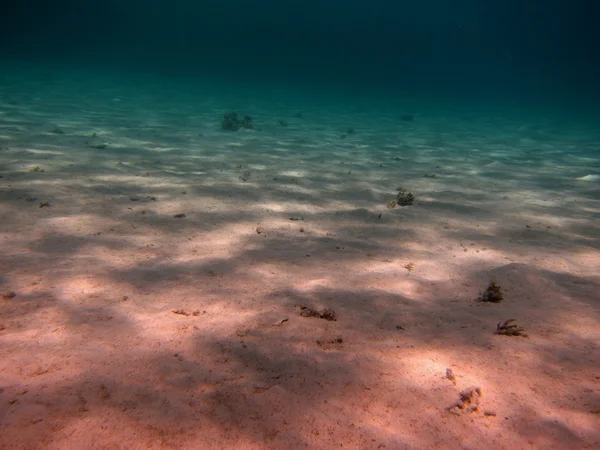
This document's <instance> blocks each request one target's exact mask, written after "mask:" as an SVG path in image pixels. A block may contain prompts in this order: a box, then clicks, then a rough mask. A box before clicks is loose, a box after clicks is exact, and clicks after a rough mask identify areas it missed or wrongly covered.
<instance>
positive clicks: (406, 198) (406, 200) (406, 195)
mask: <svg viewBox="0 0 600 450" xmlns="http://www.w3.org/2000/svg"><path fill="white" fill-rule="evenodd" d="M396 190H397V191H398V193H397V194H396V203H397V204H398V205H400V206H410V205H412V204H413V202H414V201H415V196H414V195H413V193H412V192H406V191H405V190H404V189H402V188H398V189H396Z"/></svg>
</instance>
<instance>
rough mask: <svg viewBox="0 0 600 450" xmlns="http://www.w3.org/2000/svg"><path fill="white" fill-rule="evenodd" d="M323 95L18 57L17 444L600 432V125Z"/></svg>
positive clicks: (11, 396)
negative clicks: (517, 331) (75, 68)
mask: <svg viewBox="0 0 600 450" xmlns="http://www.w3.org/2000/svg"><path fill="white" fill-rule="evenodd" d="M305 94H306V93H294V92H290V91H289V90H286V89H285V88H284V87H270V88H269V87H266V86H250V87H248V86H239V85H236V86H231V85H229V86H227V85H225V84H214V85H209V84H202V83H199V84H193V83H191V84H189V85H185V83H184V82H180V83H175V82H173V83H169V82H166V81H164V80H159V79H144V80H142V81H140V80H139V79H136V77H135V76H123V77H122V78H120V77H119V76H112V75H108V74H93V73H80V72H67V71H61V70H55V69H48V70H32V69H27V70H19V71H18V70H15V71H14V72H10V73H4V74H3V76H2V77H1V78H0V147H1V150H0V175H1V176H2V178H1V179H0V218H1V222H0V239H1V241H0V242H1V246H2V247H1V248H2V251H1V253H0V268H1V272H0V294H1V295H2V297H1V298H0V312H1V319H0V320H1V326H0V328H1V331H0V355H1V358H0V448H5V449H42V448H44V449H72V448H75V449H159V448H182V449H187V448H190V449H213V448H214V449H229V448H237V449H296V448H315V449H330V448H351V449H378V448H386V449H436V448H437V449H479V448H490V449H563V448H564V449H576V448H599V447H600V431H599V430H600V253H599V249H600V222H599V218H600V180H598V178H599V177H598V176H597V174H598V173H599V172H600V170H599V169H600V166H599V160H600V156H599V155H600V133H599V132H598V128H595V127H594V126H593V124H594V121H595V119H593V118H592V119H590V120H587V119H586V118H581V117H574V116H573V115H572V114H571V115H566V113H565V115H561V114H560V113H556V114H550V113H547V114H537V113H536V114H533V113H531V114H528V115H527V114H525V113H523V112H520V113H516V112H515V111H511V110H510V109H506V108H504V109H502V108H501V109H498V110H494V109H493V108H492V107H489V108H487V109H486V108H475V107H474V106H473V105H471V106H468V107H467V106H464V105H462V106H461V105H460V104H456V103H455V104H450V105H446V107H443V106H439V105H435V104H434V103H431V102H430V103H427V104H425V103H424V102H421V103H419V102H417V100H416V99H406V101H405V102H402V101H400V100H395V101H392V100H390V99H386V100H381V101H377V100H376V99H368V98H365V97H361V96H359V95H357V96H356V97H353V96H352V95H351V94H350V93H346V95H335V94H331V93H327V92H321V93H318V92H316V93H314V92H313V93H312V95H305ZM480 106H481V105H480ZM230 111H238V112H239V113H240V114H241V115H244V114H251V115H252V118H253V123H254V126H255V128H256V129H254V130H244V129H242V130H240V131H237V132H227V131H223V130H221V129H220V120H221V117H222V116H223V114H225V113H227V112H230ZM299 113H301V114H299ZM407 114H413V115H414V117H413V119H414V120H408V119H410V117H406V115H407ZM300 116H301V117H300ZM403 116H404V117H403ZM565 117H566V118H565ZM596 119H597V118H596ZM595 123H596V124H597V122H595ZM350 128H352V130H350ZM582 177H583V179H582ZM398 188H403V189H405V190H407V191H410V192H412V193H413V194H414V196H415V201H414V204H413V205H412V206H397V207H396V208H393V209H389V208H388V207H387V204H388V202H389V201H391V200H394V198H395V197H396V194H397V189H398ZM176 215H180V217H175V216H176ZM181 215H184V216H185V217H182V216H181ZM491 281H495V282H496V283H497V284H498V285H499V286H501V288H502V291H503V295H504V300H503V301H502V302H501V303H497V304H496V303H484V302H478V301H477V298H478V296H479V295H480V293H481V292H482V291H483V290H484V289H485V288H486V287H487V286H488V284H489V283H490V282H491ZM301 306H307V307H309V308H312V309H314V310H316V311H319V312H320V311H323V310H325V309H332V310H333V311H335V316H336V319H337V320H335V321H333V320H326V319H324V318H319V317H304V316H302V315H301V314H300V312H302V311H301V310H300V307H301ZM330 318H331V317H330ZM509 319H515V321H516V324H517V325H518V326H519V327H522V328H523V329H524V333H525V334H526V335H527V336H526V337H525V336H505V335H498V334H495V333H494V332H495V331H496V329H497V324H498V323H499V322H504V321H506V320H509ZM469 389H471V391H469ZM461 392H462V393H463V397H464V398H463V401H462V403H461ZM469 392H470V394H471V395H470V396H469V395H467V394H469ZM480 394H481V395H480ZM469 402H471V403H469Z"/></svg>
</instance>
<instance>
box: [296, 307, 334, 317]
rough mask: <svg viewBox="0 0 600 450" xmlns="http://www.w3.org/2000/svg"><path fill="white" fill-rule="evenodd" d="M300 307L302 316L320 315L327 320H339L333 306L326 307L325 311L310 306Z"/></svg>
mask: <svg viewBox="0 0 600 450" xmlns="http://www.w3.org/2000/svg"><path fill="white" fill-rule="evenodd" d="M299 308H300V313H299V314H300V315H301V316H302V317H318V318H320V319H325V320H332V321H335V320H337V316H336V314H335V311H334V310H333V309H331V308H326V309H324V310H323V311H316V310H314V309H312V308H309V307H308V306H304V305H302V306H299Z"/></svg>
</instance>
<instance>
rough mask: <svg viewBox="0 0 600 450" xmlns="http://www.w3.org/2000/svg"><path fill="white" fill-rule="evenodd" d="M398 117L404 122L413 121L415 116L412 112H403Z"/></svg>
mask: <svg viewBox="0 0 600 450" xmlns="http://www.w3.org/2000/svg"><path fill="white" fill-rule="evenodd" d="M400 119H402V120H404V121H405V122H414V120H415V116H414V115H413V114H404V115H403V116H401V117H400Z"/></svg>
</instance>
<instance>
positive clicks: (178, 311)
mask: <svg viewBox="0 0 600 450" xmlns="http://www.w3.org/2000/svg"><path fill="white" fill-rule="evenodd" d="M173 314H179V315H180V316H199V315H200V311H198V310H195V311H192V312H191V313H190V312H188V311H186V310H185V309H174V310H173Z"/></svg>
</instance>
